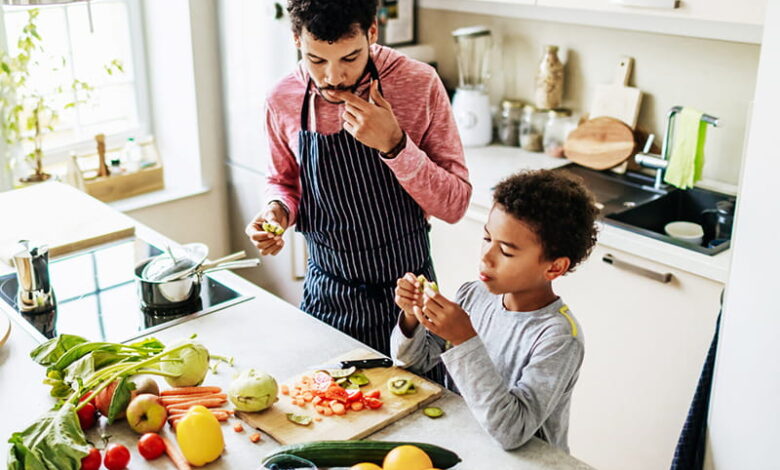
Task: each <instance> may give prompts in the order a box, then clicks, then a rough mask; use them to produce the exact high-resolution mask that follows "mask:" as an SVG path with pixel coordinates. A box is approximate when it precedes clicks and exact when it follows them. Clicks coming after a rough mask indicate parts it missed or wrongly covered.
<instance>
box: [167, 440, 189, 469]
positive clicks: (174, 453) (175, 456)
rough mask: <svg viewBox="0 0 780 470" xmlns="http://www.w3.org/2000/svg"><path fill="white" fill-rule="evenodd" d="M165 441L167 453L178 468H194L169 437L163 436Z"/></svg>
mask: <svg viewBox="0 0 780 470" xmlns="http://www.w3.org/2000/svg"><path fill="white" fill-rule="evenodd" d="M162 440H163V442H164V443H165V453H166V454H168V457H169V458H170V459H171V461H172V462H173V465H175V466H176V470H192V467H190V464H189V462H187V459H186V458H184V454H182V453H181V450H179V448H178V447H176V446H175V445H174V444H173V443H172V442H171V441H170V440H169V439H168V438H167V437H163V438H162Z"/></svg>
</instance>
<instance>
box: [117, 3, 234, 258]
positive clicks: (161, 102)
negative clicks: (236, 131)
mask: <svg viewBox="0 0 780 470" xmlns="http://www.w3.org/2000/svg"><path fill="white" fill-rule="evenodd" d="M143 7H144V24H145V27H146V31H145V33H146V43H147V53H148V55H147V60H148V68H147V70H148V71H149V81H150V84H149V85H150V86H149V89H150V93H151V101H152V114H153V124H152V132H153V133H154V135H155V138H156V141H157V145H158V150H159V151H160V155H161V156H162V158H163V160H164V163H165V171H166V187H169V188H170V187H173V188H176V187H178V186H181V185H189V186H194V187H195V188H197V187H199V186H201V185H205V186H206V187H208V188H209V191H207V192H206V193H204V194H200V195H197V196H193V197H187V198H183V199H179V200H176V201H172V202H167V203H164V204H158V205H154V206H150V207H146V208H143V209H138V210H133V211H129V212H128V215H130V216H131V217H133V218H135V219H137V220H139V221H140V222H142V223H144V224H146V225H149V226H150V227H152V228H153V229H155V230H157V231H159V232H161V233H163V234H165V235H166V236H168V237H170V238H172V239H173V240H176V241H177V242H180V243H187V242H194V241H199V242H203V243H206V244H207V245H208V246H209V249H210V257H212V258H213V257H218V256H221V255H224V254H225V253H227V251H228V250H229V241H228V232H227V231H228V222H227V210H226V209H227V202H226V200H227V196H226V189H225V188H226V184H225V172H224V161H225V151H224V147H225V144H224V124H223V119H222V98H221V96H222V91H221V82H220V70H219V68H220V61H219V39H218V29H217V27H218V24H217V11H216V5H215V3H214V2H212V1H209V0H190V1H188V0H165V1H164V2H161V1H153V0H147V1H145V2H144V5H143Z"/></svg>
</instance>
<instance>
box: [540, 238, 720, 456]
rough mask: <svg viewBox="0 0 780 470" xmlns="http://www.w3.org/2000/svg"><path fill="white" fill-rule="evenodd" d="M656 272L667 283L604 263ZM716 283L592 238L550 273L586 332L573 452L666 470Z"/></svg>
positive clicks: (708, 332)
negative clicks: (589, 247) (565, 271)
mask: <svg viewBox="0 0 780 470" xmlns="http://www.w3.org/2000/svg"><path fill="white" fill-rule="evenodd" d="M607 255H609V256H612V257H613V259H615V260H619V261H622V262H626V263H629V264H631V265H635V266H639V267H641V268H644V269H647V270H650V271H652V272H656V273H671V275H672V279H671V281H670V282H668V283H662V282H659V281H658V280H654V279H651V278H649V277H646V276H643V275H641V274H637V273H635V272H632V271H629V270H626V269H622V268H619V267H617V266H616V265H611V264H608V263H606V262H604V261H603V259H604V257H605V256H607ZM722 289H723V284H721V283H719V282H715V281H712V280H709V279H705V278H702V277H699V276H695V275H693V274H690V273H687V272H685V271H680V270H677V269H672V268H669V267H667V266H665V265H662V264H658V263H655V262H652V261H649V260H647V259H644V258H640V257H637V256H634V255H631V254H629V253H625V252H622V251H619V250H615V249H612V248H609V247H606V246H603V245H597V246H596V248H595V249H594V251H593V253H592V254H591V256H590V258H589V259H588V260H587V261H586V262H585V263H584V264H583V265H581V266H580V267H579V268H578V269H577V270H576V271H575V272H574V273H571V274H569V275H567V276H564V277H563V278H562V279H560V280H558V281H556V289H555V290H556V292H557V293H558V294H559V295H560V296H561V297H562V298H563V299H564V300H565V301H566V303H567V304H568V305H569V306H570V307H571V309H572V311H573V312H574V315H575V316H576V317H577V319H578V320H579V322H580V324H581V325H582V328H583V331H584V335H585V360H584V362H583V365H582V369H581V372H580V378H579V381H578V383H577V385H576V387H575V389H574V395H573V398H572V410H571V419H570V426H569V444H570V446H571V453H572V455H574V456H575V457H577V458H579V459H581V460H584V461H585V462H587V463H589V464H591V465H593V466H594V467H596V468H599V469H603V470H610V469H614V470H618V469H620V470H622V469H626V468H631V469H634V470H643V469H647V470H650V469H653V470H655V469H659V468H669V465H670V464H671V461H672V456H673V455H674V449H675V445H676V443H677V438H678V436H679V434H680V430H681V429H682V425H683V423H684V421H685V417H686V414H687V411H688V407H689V405H690V403H691V399H692V397H693V393H694V390H695V388H696V383H697V381H698V378H699V374H700V372H701V368H702V365H703V364H704V359H705V357H706V354H707V350H708V348H709V346H710V342H711V340H712V336H713V333H714V331H715V322H716V318H717V315H718V311H719V307H720V295H721V291H722Z"/></svg>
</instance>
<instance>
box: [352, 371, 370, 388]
mask: <svg viewBox="0 0 780 470" xmlns="http://www.w3.org/2000/svg"><path fill="white" fill-rule="evenodd" d="M349 381H350V382H351V383H353V384H355V385H357V386H358V387H362V386H363V385H368V384H370V383H371V381H370V380H368V377H366V374H364V373H362V372H355V373H354V374H352V375H350V376H349Z"/></svg>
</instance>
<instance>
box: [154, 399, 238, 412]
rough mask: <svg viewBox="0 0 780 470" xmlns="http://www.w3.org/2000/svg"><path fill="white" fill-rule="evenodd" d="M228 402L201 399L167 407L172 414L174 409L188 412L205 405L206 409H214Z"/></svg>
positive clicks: (224, 400)
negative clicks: (197, 406)
mask: <svg viewBox="0 0 780 470" xmlns="http://www.w3.org/2000/svg"><path fill="white" fill-rule="evenodd" d="M226 401H227V400H226V399H224V398H200V399H197V400H190V401H184V402H181V403H175V404H173V405H167V406H166V408H168V411H169V412H170V411H171V410H172V409H184V410H188V409H190V407H192V406H195V405H203V406H205V407H206V408H214V407H216V406H219V405H221V404H223V403H225V402H226Z"/></svg>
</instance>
